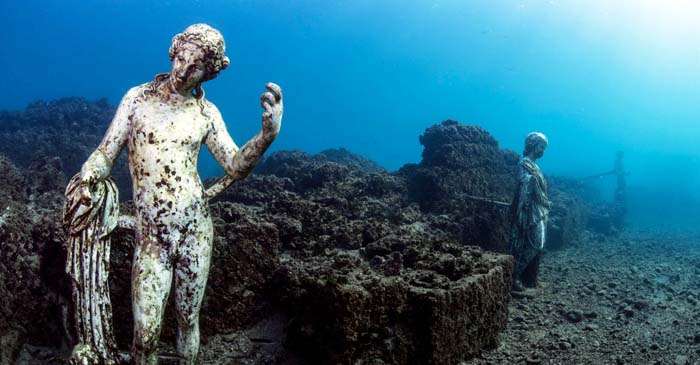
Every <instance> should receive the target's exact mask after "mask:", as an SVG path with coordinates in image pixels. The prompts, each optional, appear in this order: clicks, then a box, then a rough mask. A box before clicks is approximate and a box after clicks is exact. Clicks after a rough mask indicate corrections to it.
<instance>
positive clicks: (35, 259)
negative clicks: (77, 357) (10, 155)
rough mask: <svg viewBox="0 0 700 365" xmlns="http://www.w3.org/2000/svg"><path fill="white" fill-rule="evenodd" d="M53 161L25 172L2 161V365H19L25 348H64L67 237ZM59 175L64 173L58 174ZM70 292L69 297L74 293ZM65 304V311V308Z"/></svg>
mask: <svg viewBox="0 0 700 365" xmlns="http://www.w3.org/2000/svg"><path fill="white" fill-rule="evenodd" d="M52 163H53V162H52V161H51V160H46V159H38V160H34V161H33V162H31V166H32V167H33V168H32V169H31V170H29V171H27V172H26V173H25V172H23V171H21V170H20V169H18V168H17V167H15V166H14V164H13V163H12V162H10V161H9V160H7V159H6V158H5V157H3V156H0V179H1V180H2V181H0V197H1V199H0V298H3V299H2V300H1V301H0V364H3V365H4V364H14V361H15V360H14V359H15V358H16V356H17V354H18V352H19V349H20V347H21V345H22V344H23V343H24V342H25V341H27V340H29V339H31V341H32V342H33V343H39V344H43V345H50V346H55V347H60V345H61V341H62V339H65V338H66V335H65V331H64V329H63V324H62V321H61V319H62V318H63V315H62V313H61V309H62V308H65V305H66V304H67V302H66V300H65V299H66V298H67V297H66V296H65V294H66V290H67V289H68V286H67V284H68V282H66V281H65V280H64V279H65V277H64V276H63V275H62V270H61V268H62V266H61V265H63V262H65V255H63V256H62V248H63V242H64V241H65V236H64V235H63V232H62V229H61V225H60V219H61V217H60V213H59V211H57V210H56V209H55V208H56V206H55V204H54V203H55V202H57V201H60V195H56V194H55V191H52V190H50V188H51V187H52V186H55V184H56V180H59V179H60V173H59V174H58V176H55V175H53V173H54V172H55V171H54V170H52V169H51V167H52ZM59 172H60V171H59ZM67 293H70V292H69V291H68V292H67ZM61 304H63V306H62V305H61Z"/></svg>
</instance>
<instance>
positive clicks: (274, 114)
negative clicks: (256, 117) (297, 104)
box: [260, 82, 284, 138]
mask: <svg viewBox="0 0 700 365" xmlns="http://www.w3.org/2000/svg"><path fill="white" fill-rule="evenodd" d="M265 87H266V88H267V91H266V92H264V93H263V94H262V95H260V106H262V107H263V109H265V111H264V112H263V113H262V124H263V133H264V134H265V136H266V137H270V138H275V137H277V134H278V133H279V131H280V127H282V113H283V112H284V105H283V104H282V88H280V87H279V86H278V85H277V84H275V83H272V82H268V83H267V85H265Z"/></svg>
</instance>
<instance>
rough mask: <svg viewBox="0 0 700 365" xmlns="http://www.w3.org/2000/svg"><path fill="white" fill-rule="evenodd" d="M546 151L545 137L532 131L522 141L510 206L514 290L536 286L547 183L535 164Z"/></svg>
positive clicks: (547, 204)
mask: <svg viewBox="0 0 700 365" xmlns="http://www.w3.org/2000/svg"><path fill="white" fill-rule="evenodd" d="M546 148H547V137H546V136H545V135H544V134H542V133H537V132H533V133H530V134H528V135H527V137H526V138H525V150H524V152H523V158H522V159H521V160H520V174H519V178H518V188H517V189H516V192H515V196H514V198H513V202H512V203H511V220H512V224H513V225H512V227H513V228H512V234H511V254H512V255H513V257H514V258H515V267H514V268H513V289H514V290H521V289H522V287H523V286H526V287H534V286H536V285H537V273H538V271H539V264H540V260H541V258H542V251H543V250H544V245H545V241H546V233H547V219H548V216H549V209H550V207H551V203H550V201H549V199H548V198H547V182H546V181H545V179H544V176H543V175H542V172H541V171H540V168H539V166H537V164H536V163H535V161H536V160H537V159H539V158H540V157H542V156H543V155H544V150H545V149H546Z"/></svg>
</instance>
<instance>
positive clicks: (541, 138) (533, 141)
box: [523, 132, 548, 160]
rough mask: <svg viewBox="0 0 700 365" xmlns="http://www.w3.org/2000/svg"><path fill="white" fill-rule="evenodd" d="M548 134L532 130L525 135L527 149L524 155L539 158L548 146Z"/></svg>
mask: <svg viewBox="0 0 700 365" xmlns="http://www.w3.org/2000/svg"><path fill="white" fill-rule="evenodd" d="M547 143H548V141H547V136H545V135H544V134H542V133H539V132H532V133H530V134H528V135H527V137H525V150H524V151H523V156H526V157H529V158H531V159H535V160H536V159H538V158H540V157H542V156H543V155H544V150H545V149H546V148H547Z"/></svg>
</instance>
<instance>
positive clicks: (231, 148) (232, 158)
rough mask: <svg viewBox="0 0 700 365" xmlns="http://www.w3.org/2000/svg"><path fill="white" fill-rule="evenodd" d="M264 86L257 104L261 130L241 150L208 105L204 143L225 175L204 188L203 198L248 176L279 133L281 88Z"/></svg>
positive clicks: (217, 113) (273, 84) (216, 112)
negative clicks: (208, 126) (210, 113)
mask: <svg viewBox="0 0 700 365" xmlns="http://www.w3.org/2000/svg"><path fill="white" fill-rule="evenodd" d="M266 88H267V91H266V92H264V93H263V94H262V95H260V106H262V108H263V109H264V111H263V113H262V129H261V130H260V132H258V134H256V135H255V136H254V137H253V138H252V139H251V140H250V141H248V143H246V144H245V145H244V146H243V147H242V148H241V149H238V147H237V146H236V144H235V143H234V142H233V139H232V138H231V136H230V135H229V133H228V131H227V130H226V125H225V124H224V121H223V119H222V118H221V115H220V114H219V112H218V110H217V109H216V107H214V106H213V104H210V105H211V107H212V109H213V111H214V113H213V114H214V115H213V116H212V118H213V121H212V130H211V131H210V132H209V134H208V135H207V138H206V139H205V141H204V143H205V144H206V146H207V148H208V149H209V151H211V153H212V155H214V158H215V159H216V161H217V162H218V163H219V165H221V167H223V168H224V171H226V176H225V177H223V178H222V179H221V180H219V181H217V182H216V184H214V185H213V186H211V187H210V188H209V189H207V191H206V196H207V198H209V199H211V198H213V197H215V196H216V195H218V194H220V193H221V192H222V191H224V190H225V189H226V188H227V187H228V186H229V185H231V184H232V183H233V182H234V181H237V180H241V179H244V178H245V177H246V176H248V174H250V172H251V171H252V170H253V168H254V167H255V165H256V164H257V163H258V161H260V158H261V157H262V155H263V154H264V153H265V151H266V150H267V148H268V147H270V144H272V142H273V141H274V140H275V138H276V137H277V135H278V134H279V132H280V128H281V127H282V114H283V113H284V105H283V101H282V88H280V87H279V86H278V85H277V84H275V83H272V82H268V83H267V85H266Z"/></svg>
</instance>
